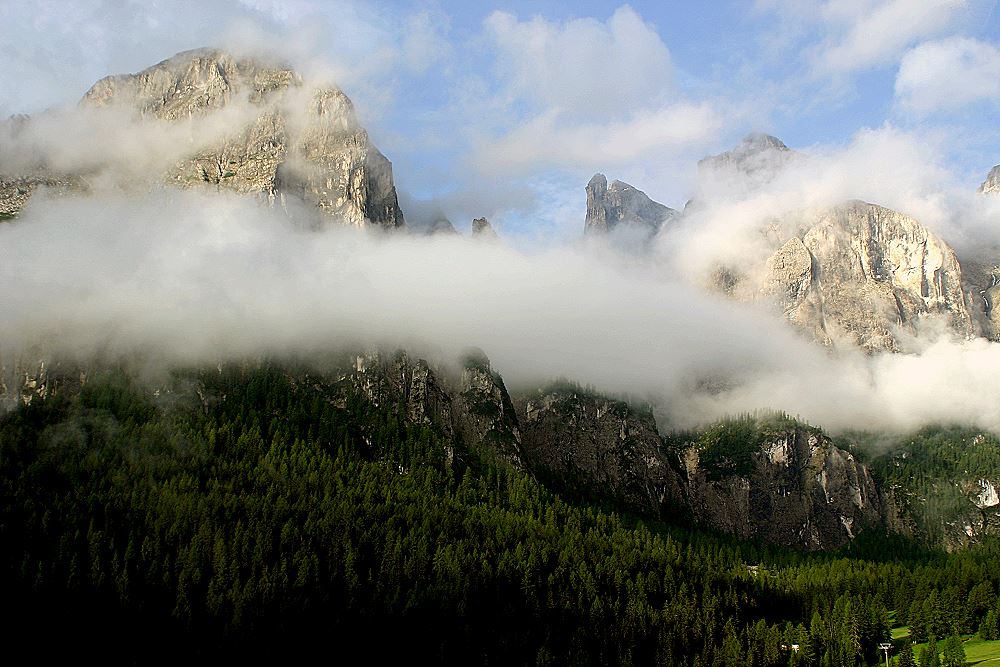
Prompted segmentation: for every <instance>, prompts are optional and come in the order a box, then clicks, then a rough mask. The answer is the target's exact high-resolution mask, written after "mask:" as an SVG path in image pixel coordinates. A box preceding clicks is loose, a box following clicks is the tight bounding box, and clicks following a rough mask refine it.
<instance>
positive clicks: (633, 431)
mask: <svg viewBox="0 0 1000 667" xmlns="http://www.w3.org/2000/svg"><path fill="white" fill-rule="evenodd" d="M517 409H518V415H519V417H520V419H521V424H522V428H523V432H524V453H525V457H527V460H528V461H529V462H530V465H531V468H532V470H534V472H535V474H536V476H538V477H539V478H540V479H544V480H554V483H555V485H556V487H557V488H560V487H561V488H567V487H572V486H575V487H576V488H572V489H571V490H572V492H574V493H587V494H589V495H591V496H593V497H603V498H610V499H613V500H617V501H619V502H622V503H624V504H625V505H626V506H628V507H630V508H632V509H633V511H636V512H639V513H642V514H647V515H652V516H658V515H660V513H661V512H662V511H663V508H664V504H665V503H667V502H669V501H670V500H674V499H676V498H679V497H680V492H681V486H680V476H679V474H678V472H677V471H676V470H675V469H674V468H673V467H671V465H670V463H669V460H668V457H667V455H666V453H665V452H664V450H663V447H662V444H663V443H662V439H661V438H660V435H659V433H657V431H656V422H655V421H654V419H653V416H652V415H651V414H648V413H641V412H637V411H635V410H633V409H632V408H630V407H629V406H628V404H626V403H623V402H621V401H614V400H611V399H608V398H605V397H603V396H598V395H595V394H591V393H588V392H584V391H579V390H574V389H564V390H559V389H553V390H547V391H544V392H539V393H537V394H534V395H531V396H529V397H520V398H518V399H517Z"/></svg>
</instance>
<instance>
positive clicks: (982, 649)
mask: <svg viewBox="0 0 1000 667" xmlns="http://www.w3.org/2000/svg"><path fill="white" fill-rule="evenodd" d="M962 646H964V647H965V660H966V662H967V663H968V664H970V665H1000V640H994V641H987V640H985V639H980V638H979V637H978V636H977V635H972V636H971V637H970V639H969V640H968V641H966V642H964V643H963V644H962Z"/></svg>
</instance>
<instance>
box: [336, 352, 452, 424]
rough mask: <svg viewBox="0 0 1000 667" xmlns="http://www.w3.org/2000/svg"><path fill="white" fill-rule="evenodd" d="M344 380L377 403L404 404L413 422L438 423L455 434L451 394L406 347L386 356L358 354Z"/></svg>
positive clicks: (386, 405) (408, 416)
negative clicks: (408, 352)
mask: <svg viewBox="0 0 1000 667" xmlns="http://www.w3.org/2000/svg"><path fill="white" fill-rule="evenodd" d="M340 381H341V382H344V381H346V382H348V383H350V385H351V386H352V387H353V388H355V389H356V390H358V391H359V392H360V393H361V395H362V396H364V397H365V398H366V399H367V400H368V401H370V402H371V403H372V404H373V405H375V406H377V407H392V406H399V407H401V408H402V411H403V414H402V416H403V417H404V418H405V419H406V421H407V422H409V423H411V424H420V425H424V426H434V427H437V429H438V430H439V431H440V433H441V434H442V435H444V436H445V437H448V438H451V437H453V436H454V433H455V431H454V427H453V425H452V414H451V413H452V400H451V397H450V396H449V394H448V391H447V389H446V387H445V386H444V384H443V383H442V382H441V381H440V380H439V379H438V376H437V374H436V373H435V372H434V371H433V370H431V368H430V366H428V364H427V362H426V361H425V360H423V359H414V358H412V357H411V356H410V355H409V354H407V353H406V352H403V351H399V352H396V353H395V354H393V355H391V356H389V357H388V358H384V357H383V356H382V355H381V354H380V353H379V352H378V351H377V350H369V351H368V352H365V353H363V354H359V355H357V356H356V357H355V359H354V364H353V368H350V369H349V370H348V372H346V373H343V374H342V375H341V376H340Z"/></svg>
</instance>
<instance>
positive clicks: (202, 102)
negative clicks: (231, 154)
mask: <svg viewBox="0 0 1000 667" xmlns="http://www.w3.org/2000/svg"><path fill="white" fill-rule="evenodd" d="M290 85H302V79H301V77H299V75H298V74H296V73H295V72H294V71H293V70H292V69H291V68H290V67H287V66H284V65H280V64H276V63H271V62H267V61H265V60H262V59H254V58H237V57H235V56H233V55H231V54H229V53H226V52H224V51H220V50H218V49H210V48H201V49H193V50H190V51H182V52H181V53H178V54H176V55H174V56H172V57H170V58H167V59H166V60H164V61H162V62H160V63H157V64H156V65H153V66H152V67H149V68H147V69H145V70H143V71H141V72H139V73H138V74H117V75H112V76H107V77H104V78H103V79H101V80H100V81H98V82H97V83H95V84H94V85H93V86H92V87H91V88H90V90H88V91H87V93H86V94H85V95H84V96H83V100H81V104H84V105H89V106H96V107H101V106H108V105H112V104H123V105H127V106H130V107H132V108H134V109H135V110H136V111H138V112H139V114H140V115H141V116H155V117H157V118H160V119H162V120H175V119H178V118H185V117H188V116H191V115H195V114H204V113H207V112H210V111H211V110H213V109H219V108H222V107H224V106H226V105H227V104H229V103H230V102H231V101H232V100H233V98H234V97H235V96H238V95H246V97H247V99H248V100H249V101H251V102H253V103H260V102H261V101H263V99H264V98H265V97H266V96H267V95H268V94H269V93H272V92H275V91H280V90H282V89H285V88H287V87H288V86H290Z"/></svg>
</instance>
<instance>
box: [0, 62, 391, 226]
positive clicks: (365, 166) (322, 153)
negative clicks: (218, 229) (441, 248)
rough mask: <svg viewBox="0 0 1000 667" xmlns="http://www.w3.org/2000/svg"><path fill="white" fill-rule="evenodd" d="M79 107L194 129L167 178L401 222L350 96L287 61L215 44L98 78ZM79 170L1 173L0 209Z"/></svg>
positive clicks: (335, 213) (356, 220)
mask: <svg viewBox="0 0 1000 667" xmlns="http://www.w3.org/2000/svg"><path fill="white" fill-rule="evenodd" d="M81 106H82V107H83V108H84V110H90V111H94V112H97V113H98V114H99V113H100V112H101V111H102V110H105V109H107V110H109V113H110V112H113V111H118V112H119V113H122V116H123V117H125V118H130V119H131V122H132V123H134V124H135V125H136V126H139V127H145V126H150V127H154V128H158V129H159V128H171V127H184V128H185V129H189V131H190V135H191V136H192V137H197V139H192V142H193V143H192V146H191V150H190V152H188V153H186V154H184V155H183V156H181V159H179V160H177V161H176V163H175V164H173V165H172V166H170V167H169V168H167V170H166V172H165V173H163V174H159V179H160V180H163V181H165V182H167V183H169V184H172V185H176V186H179V187H183V188H187V187H199V186H206V185H208V186H216V187H217V188H219V189H220V190H231V191H235V192H239V193H243V194H256V195H260V196H264V197H267V198H269V199H271V200H272V201H273V200H275V199H277V200H278V201H280V202H281V203H282V204H285V203H287V202H286V199H287V198H294V199H299V200H301V201H303V202H305V203H307V204H310V205H313V206H315V207H318V208H319V209H320V210H322V211H323V212H324V213H326V214H328V215H329V216H330V217H332V218H335V219H337V220H339V221H341V222H343V223H345V224H349V225H354V226H358V227H363V226H368V225H372V226H376V227H386V228H397V227H403V226H404V220H403V213H402V211H401V210H400V208H399V203H398V200H397V197H396V189H395V186H394V184H393V180H392V164H391V163H390V162H389V160H388V159H386V157H385V156H384V155H383V154H382V153H381V152H379V150H378V149H377V148H376V147H375V146H374V144H373V143H372V142H371V140H370V138H369V136H368V133H367V132H366V131H365V129H364V128H362V127H361V126H360V125H359V124H358V122H357V119H356V117H355V115H354V106H353V104H352V103H351V101H350V99H348V97H347V96H346V95H345V94H344V93H343V91H341V90H340V89H339V88H337V87H335V86H323V87H308V86H306V84H305V83H304V82H303V79H302V77H300V76H299V75H298V74H297V73H296V72H294V71H293V70H292V69H290V68H289V67H287V66H284V65H281V64H277V63H273V62H268V61H266V60H262V59H255V58H245V57H236V56H234V55H232V54H229V53H226V52H224V51H220V50H216V49H196V50H192V51H184V52H182V53H178V54H177V55H175V56H173V57H171V58H168V59H167V60H164V61H163V62H161V63H158V64H156V65H153V66H152V67H149V68H147V69H145V70H143V71H141V72H139V73H137V74H120V75H115V76H109V77H105V78H103V79H101V80H100V81H98V82H97V83H95V84H94V86H93V87H92V88H91V89H90V90H89V91H88V92H87V93H86V95H84V97H83V100H82V101H81ZM25 122H26V123H27V124H29V125H30V123H31V122H32V121H31V120H30V119H29V120H28V121H25ZM185 123H186V124H187V125H184V124H185ZM157 124H159V126H158V125H157ZM181 150H183V149H181ZM98 169H100V168H98ZM80 176H82V175H81V174H54V173H48V172H44V173H40V174H35V175H32V176H25V175H23V174H19V175H16V176H14V177H6V178H0V211H2V212H4V213H8V214H12V213H16V212H17V211H18V210H20V208H21V207H22V206H23V205H24V203H25V202H26V200H27V196H28V195H30V193H31V191H33V190H34V189H35V188H36V187H37V186H39V185H45V184H47V183H49V182H52V181H56V182H61V181H62V180H70V181H72V180H73V179H74V178H79V177H80ZM152 176H154V177H156V176H157V175H156V174H153V175H152ZM12 184H16V186H12Z"/></svg>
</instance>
